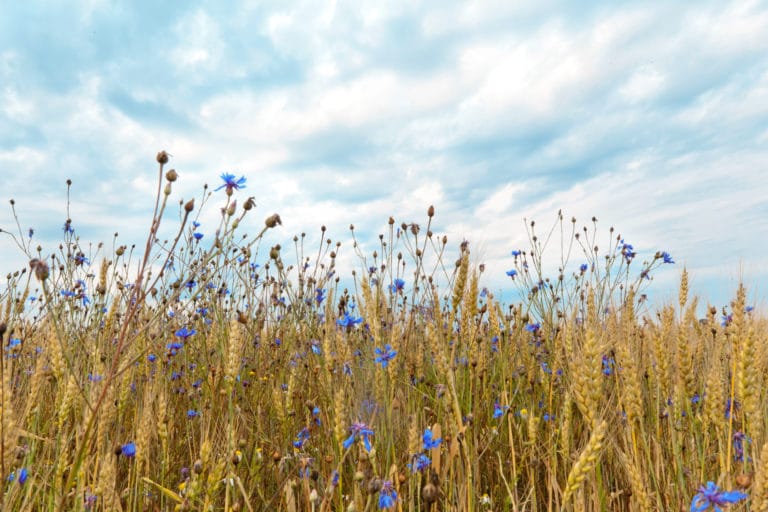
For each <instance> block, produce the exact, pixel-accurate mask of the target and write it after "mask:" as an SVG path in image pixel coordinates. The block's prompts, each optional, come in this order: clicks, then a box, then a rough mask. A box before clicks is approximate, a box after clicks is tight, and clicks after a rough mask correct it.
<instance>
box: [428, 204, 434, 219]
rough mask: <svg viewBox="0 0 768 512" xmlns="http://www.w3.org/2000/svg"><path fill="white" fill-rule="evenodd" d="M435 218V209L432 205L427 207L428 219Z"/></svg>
mask: <svg viewBox="0 0 768 512" xmlns="http://www.w3.org/2000/svg"><path fill="white" fill-rule="evenodd" d="M434 216H435V207H434V206H433V205H429V208H427V217H429V218H430V219H431V218H432V217H434Z"/></svg>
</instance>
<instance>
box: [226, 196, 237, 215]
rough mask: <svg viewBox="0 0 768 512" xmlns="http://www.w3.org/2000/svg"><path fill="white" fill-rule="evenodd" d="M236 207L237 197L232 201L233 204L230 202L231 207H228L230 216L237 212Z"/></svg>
mask: <svg viewBox="0 0 768 512" xmlns="http://www.w3.org/2000/svg"><path fill="white" fill-rule="evenodd" d="M235 209H237V199H235V200H234V201H232V204H230V205H229V207H227V215H229V216H230V217H231V216H233V215H234V214H235Z"/></svg>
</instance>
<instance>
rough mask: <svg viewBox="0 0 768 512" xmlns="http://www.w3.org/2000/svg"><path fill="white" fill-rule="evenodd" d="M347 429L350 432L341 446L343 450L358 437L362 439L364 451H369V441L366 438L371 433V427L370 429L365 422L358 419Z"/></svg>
mask: <svg viewBox="0 0 768 512" xmlns="http://www.w3.org/2000/svg"><path fill="white" fill-rule="evenodd" d="M349 431H350V432H352V434H351V435H350V436H349V437H348V438H346V439H345V440H344V443H343V446H344V449H345V450H346V449H348V448H349V447H350V446H352V443H354V442H355V439H358V438H359V439H362V440H363V446H365V451H367V452H370V451H371V441H370V439H368V437H369V436H372V435H373V429H371V428H370V427H369V426H368V425H366V424H365V423H363V422H360V421H358V422H356V423H353V424H352V425H351V426H350V427H349Z"/></svg>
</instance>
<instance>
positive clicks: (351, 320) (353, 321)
mask: <svg viewBox="0 0 768 512" xmlns="http://www.w3.org/2000/svg"><path fill="white" fill-rule="evenodd" d="M362 321H363V318H362V317H357V318H355V317H354V316H352V315H350V314H349V313H344V318H340V319H338V320H336V323H337V324H338V325H339V326H341V327H354V326H356V325H357V324H359V323H361V322H362Z"/></svg>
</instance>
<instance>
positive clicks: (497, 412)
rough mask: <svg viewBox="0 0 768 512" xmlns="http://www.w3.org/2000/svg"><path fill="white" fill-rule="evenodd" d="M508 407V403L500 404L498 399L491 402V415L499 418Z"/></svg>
mask: <svg viewBox="0 0 768 512" xmlns="http://www.w3.org/2000/svg"><path fill="white" fill-rule="evenodd" d="M507 409H509V406H508V405H501V404H500V403H499V402H498V400H497V401H496V402H494V404H493V417H494V418H501V417H502V416H504V413H505V412H506V411H507Z"/></svg>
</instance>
